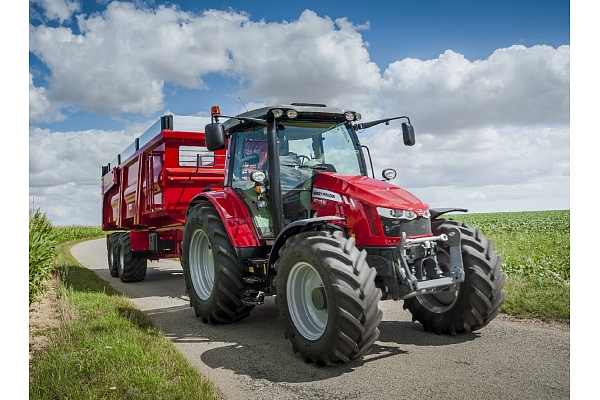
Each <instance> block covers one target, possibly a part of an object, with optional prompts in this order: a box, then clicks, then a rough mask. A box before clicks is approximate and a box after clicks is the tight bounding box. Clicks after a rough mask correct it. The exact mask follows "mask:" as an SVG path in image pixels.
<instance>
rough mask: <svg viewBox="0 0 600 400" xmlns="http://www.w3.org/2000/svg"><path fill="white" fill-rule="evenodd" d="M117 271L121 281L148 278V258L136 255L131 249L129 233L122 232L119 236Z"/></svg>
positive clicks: (128, 281)
mask: <svg viewBox="0 0 600 400" xmlns="http://www.w3.org/2000/svg"><path fill="white" fill-rule="evenodd" d="M116 254H117V272H118V275H119V278H120V279H121V282H125V283H130V282H141V281H143V280H144V279H145V278H146V270H147V269H148V260H147V259H146V258H144V257H138V256H135V255H134V252H133V251H132V250H131V237H130V236H129V233H127V232H126V233H121V234H120V235H119V236H118V238H117V252H116Z"/></svg>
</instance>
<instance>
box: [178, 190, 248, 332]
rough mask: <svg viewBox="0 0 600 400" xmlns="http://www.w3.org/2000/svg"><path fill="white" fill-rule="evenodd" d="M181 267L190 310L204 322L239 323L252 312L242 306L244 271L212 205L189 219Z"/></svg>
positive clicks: (193, 212)
mask: <svg viewBox="0 0 600 400" xmlns="http://www.w3.org/2000/svg"><path fill="white" fill-rule="evenodd" d="M181 266H182V268H183V277H184V278H185V287H186V291H187V293H188V296H189V297H190V306H192V307H194V310H195V312H196V316H197V317H200V318H202V319H203V321H204V322H211V323H215V322H223V323H226V322H232V321H237V320H240V319H242V318H244V317H247V316H248V315H249V314H250V311H252V309H253V306H246V305H244V304H242V301H241V295H242V290H243V289H244V284H243V281H242V267H241V265H240V263H239V261H238V259H237V255H236V253H235V249H234V248H233V245H232V244H231V241H230V240H229V236H228V235H227V231H225V227H224V226H223V222H222V221H221V217H220V216H219V213H218V212H217V210H215V208H214V207H213V206H212V204H210V203H207V202H202V203H200V204H198V205H196V206H194V207H193V208H192V209H191V210H190V211H189V213H188V215H187V217H186V219H185V227H184V229H183V241H182V242H181Z"/></svg>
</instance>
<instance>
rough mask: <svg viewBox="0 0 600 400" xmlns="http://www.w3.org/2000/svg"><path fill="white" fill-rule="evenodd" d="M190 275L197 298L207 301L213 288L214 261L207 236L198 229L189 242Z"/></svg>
mask: <svg viewBox="0 0 600 400" xmlns="http://www.w3.org/2000/svg"><path fill="white" fill-rule="evenodd" d="M190 275H191V277H192V284H193V285H194V289H196V293H197V294H198V297H200V299H202V300H208V298H209V297H210V295H211V294H212V291H213V287H214V286H215V261H214V258H213V252H212V248H211V246H210V241H209V239H208V236H206V234H205V233H204V232H203V231H202V230H200V229H198V230H196V231H195V232H194V234H193V235H192V238H191V240H190Z"/></svg>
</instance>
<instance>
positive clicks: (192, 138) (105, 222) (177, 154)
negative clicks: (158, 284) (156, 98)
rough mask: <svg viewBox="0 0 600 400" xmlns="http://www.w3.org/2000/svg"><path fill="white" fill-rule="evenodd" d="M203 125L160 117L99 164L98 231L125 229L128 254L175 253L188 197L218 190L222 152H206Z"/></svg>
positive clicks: (196, 120)
mask: <svg viewBox="0 0 600 400" xmlns="http://www.w3.org/2000/svg"><path fill="white" fill-rule="evenodd" d="M203 129H204V123H203V119H202V118H199V117H189V116H176V115H166V116H163V117H161V118H160V120H159V121H158V122H156V123H155V124H154V125H152V127H150V128H149V129H148V130H147V131H145V132H144V133H143V134H142V135H140V137H138V138H136V139H135V141H134V142H133V143H132V144H131V145H130V146H128V147H127V148H126V149H125V150H124V151H123V152H121V153H120V154H119V155H117V157H115V158H114V159H113V160H112V161H111V162H110V163H108V164H107V165H105V166H103V167H102V183H101V187H102V229H103V230H104V231H117V232H128V233H129V236H130V242H131V251H132V252H133V253H134V254H133V255H134V256H137V257H144V258H146V259H150V260H157V259H160V258H178V257H180V248H179V244H180V243H181V240H182V236H181V232H182V228H183V225H184V223H185V215H186V212H187V209H188V207H189V204H190V201H191V200H192V198H193V197H194V196H196V195H197V194H198V192H199V191H201V190H205V191H207V190H217V191H220V190H223V183H224V179H225V157H226V155H225V150H218V151H209V150H207V148H206V142H205V137H204V133H203ZM108 237H109V235H108V234H107V242H108Z"/></svg>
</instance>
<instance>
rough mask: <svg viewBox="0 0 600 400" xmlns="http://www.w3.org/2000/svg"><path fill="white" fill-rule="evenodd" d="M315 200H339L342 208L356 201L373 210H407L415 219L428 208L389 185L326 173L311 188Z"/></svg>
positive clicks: (405, 192) (402, 190) (365, 178)
mask: <svg viewBox="0 0 600 400" xmlns="http://www.w3.org/2000/svg"><path fill="white" fill-rule="evenodd" d="M336 194H337V195H338V196H339V198H338V197H337V196H336ZM314 197H322V198H324V199H327V198H329V200H333V201H336V200H338V201H341V202H343V203H345V204H348V202H349V201H351V200H352V201H356V200H359V201H361V202H363V203H366V204H370V205H372V206H375V207H386V208H393V209H396V210H410V211H413V212H415V213H416V214H417V215H422V213H423V212H424V211H425V210H427V209H428V208H429V206H428V205H427V204H424V203H422V202H421V200H419V199H418V198H417V197H415V196H414V195H412V194H411V193H409V192H407V191H406V190H404V189H401V188H399V187H397V186H394V185H392V184H390V183H388V182H385V181H380V180H377V179H373V178H369V177H367V176H356V175H344V174H338V173H328V172H322V173H319V174H318V175H317V178H316V179H315V182H314V186H313V198H314Z"/></svg>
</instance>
